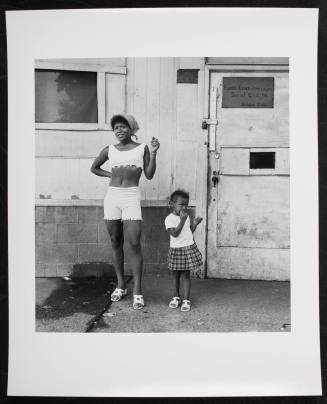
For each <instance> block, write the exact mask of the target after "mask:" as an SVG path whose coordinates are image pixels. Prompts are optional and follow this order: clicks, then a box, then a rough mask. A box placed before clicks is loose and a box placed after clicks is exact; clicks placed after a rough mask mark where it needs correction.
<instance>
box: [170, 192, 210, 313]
mask: <svg viewBox="0 0 327 404" xmlns="http://www.w3.org/2000/svg"><path fill="white" fill-rule="evenodd" d="M188 202H189V194H188V193H187V192H184V191H182V190H176V191H175V192H173V193H172V194H171V197H170V204H171V207H172V209H173V211H172V213H171V214H170V215H168V216H167V217H166V219H165V226H166V229H167V231H168V233H169V234H170V249H169V253H168V268H169V269H171V270H172V273H173V278H174V294H173V298H172V300H171V301H170V303H169V307H170V308H171V309H176V308H177V307H178V306H179V305H180V301H181V299H180V295H179V285H180V280H181V283H182V287H183V301H182V305H181V311H189V310H190V309H191V301H190V289H191V280H190V270H191V269H192V268H196V267H198V266H200V265H202V255H201V253H200V251H199V250H198V248H197V246H196V244H195V243H194V238H193V232H194V231H195V229H196V228H197V226H198V224H199V223H200V222H201V221H202V218H201V217H197V218H195V219H194V221H193V224H191V222H190V217H189V215H188V213H187V209H186V208H187V206H188Z"/></svg>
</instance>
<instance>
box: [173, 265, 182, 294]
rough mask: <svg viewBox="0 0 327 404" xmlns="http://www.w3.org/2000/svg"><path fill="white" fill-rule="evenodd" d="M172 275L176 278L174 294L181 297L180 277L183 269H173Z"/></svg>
mask: <svg viewBox="0 0 327 404" xmlns="http://www.w3.org/2000/svg"><path fill="white" fill-rule="evenodd" d="M172 276H173V279H174V290H173V296H178V297H179V279H180V277H181V271H172Z"/></svg>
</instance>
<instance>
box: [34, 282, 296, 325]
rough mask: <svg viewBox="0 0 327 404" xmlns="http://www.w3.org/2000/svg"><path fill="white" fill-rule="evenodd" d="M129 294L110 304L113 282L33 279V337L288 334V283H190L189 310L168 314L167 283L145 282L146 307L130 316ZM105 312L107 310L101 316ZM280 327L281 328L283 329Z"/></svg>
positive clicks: (169, 312) (169, 285)
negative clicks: (56, 334) (40, 334)
mask: <svg viewBox="0 0 327 404" xmlns="http://www.w3.org/2000/svg"><path fill="white" fill-rule="evenodd" d="M131 286H132V285H131V282H130V283H129V284H128V289H129V294H128V295H127V296H126V297H125V298H124V299H122V300H121V301H120V302H117V303H112V304H111V303H110V292H112V291H113V289H114V288H115V282H114V279H113V278H88V279H86V278H75V279H68V280H65V279H63V278H37V279H36V331H43V332H86V331H87V330H89V331H92V332H111V333H119V332H146V333H155V332H243V331H250V332H251V331H252V332H264V331H270V332H271V331H273V332H277V331H281V330H283V331H289V330H290V327H288V326H285V324H290V322H291V321H290V284H289V282H274V281H250V280H220V279H193V280H192V292H191V294H192V309H191V311H190V312H187V313H183V312H181V311H180V309H176V310H172V309H169V308H168V302H169V300H170V298H171V293H170V290H171V288H172V284H171V279H170V278H169V277H160V276H144V281H143V294H144V297H145V302H146V306H145V308H144V309H143V310H133V308H132V294H131ZM104 309H105V310H104ZM283 325H284V328H283Z"/></svg>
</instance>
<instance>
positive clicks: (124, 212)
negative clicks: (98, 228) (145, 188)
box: [103, 187, 142, 220]
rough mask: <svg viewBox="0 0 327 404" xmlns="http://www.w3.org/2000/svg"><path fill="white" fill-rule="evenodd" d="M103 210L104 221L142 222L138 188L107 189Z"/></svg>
mask: <svg viewBox="0 0 327 404" xmlns="http://www.w3.org/2000/svg"><path fill="white" fill-rule="evenodd" d="M103 208H104V219H105V220H142V212H141V195H140V189H139V187H128V188H119V187H109V188H108V191H107V194H106V196H105V198H104V202H103Z"/></svg>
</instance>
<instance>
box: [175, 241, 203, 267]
mask: <svg viewBox="0 0 327 404" xmlns="http://www.w3.org/2000/svg"><path fill="white" fill-rule="evenodd" d="M200 265H202V255H201V253H200V251H199V249H198V247H197V246H196V244H195V243H194V244H192V245H189V246H187V247H179V248H169V252H168V268H169V269H172V270H173V271H186V270H188V269H191V268H196V267H199V266H200Z"/></svg>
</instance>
